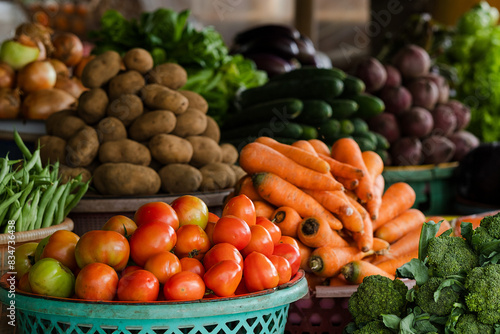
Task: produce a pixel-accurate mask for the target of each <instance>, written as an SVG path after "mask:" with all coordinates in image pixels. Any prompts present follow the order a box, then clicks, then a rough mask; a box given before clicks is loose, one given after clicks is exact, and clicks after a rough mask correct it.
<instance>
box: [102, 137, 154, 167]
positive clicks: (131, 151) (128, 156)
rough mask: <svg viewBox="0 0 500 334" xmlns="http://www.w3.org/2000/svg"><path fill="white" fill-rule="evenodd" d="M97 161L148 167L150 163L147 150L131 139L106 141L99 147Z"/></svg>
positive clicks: (149, 155) (149, 154)
mask: <svg viewBox="0 0 500 334" xmlns="http://www.w3.org/2000/svg"><path fill="white" fill-rule="evenodd" d="M99 161H100V162H101V163H106V162H128V163H131V164H134V165H142V166H148V165H149V163H150V162H151V153H150V152H149V149H148V148H147V147H146V146H144V145H142V144H141V143H138V142H136V141H134V140H131V139H120V140H115V141H107V142H105V143H103V144H102V145H101V146H100V147H99Z"/></svg>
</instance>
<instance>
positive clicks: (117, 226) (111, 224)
mask: <svg viewBox="0 0 500 334" xmlns="http://www.w3.org/2000/svg"><path fill="white" fill-rule="evenodd" d="M136 229H137V224H136V223H135V222H134V221H133V220H132V219H130V218H129V217H126V216H122V215H116V216H113V217H111V218H109V219H108V221H107V222H106V223H105V224H104V225H103V226H102V228H101V230H105V231H115V232H118V233H120V234H121V235H123V236H125V237H129V236H131V235H132V234H134V232H135V230H136Z"/></svg>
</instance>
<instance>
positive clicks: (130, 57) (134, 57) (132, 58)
mask: <svg viewBox="0 0 500 334" xmlns="http://www.w3.org/2000/svg"><path fill="white" fill-rule="evenodd" d="M123 64H124V65H125V67H126V68H127V70H135V71H137V72H139V73H141V74H145V73H146V72H147V71H149V70H151V69H152V68H153V65H154V63H153V57H151V54H150V53H149V51H147V50H145V49H142V48H133V49H130V50H128V51H127V52H126V53H125V55H124V56H123Z"/></svg>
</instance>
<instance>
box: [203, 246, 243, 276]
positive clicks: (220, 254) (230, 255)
mask: <svg viewBox="0 0 500 334" xmlns="http://www.w3.org/2000/svg"><path fill="white" fill-rule="evenodd" d="M223 260H233V261H235V262H236V263H237V264H239V265H240V266H243V256H241V253H240V252H239V251H238V250H237V249H236V247H234V246H233V245H231V244H228V243H226V242H223V243H221V244H217V245H215V246H213V247H212V248H210V250H209V251H208V252H207V253H206V254H205V257H204V258H203V266H204V267H205V270H208V269H210V268H211V267H212V266H213V265H215V264H216V263H218V262H220V261H223Z"/></svg>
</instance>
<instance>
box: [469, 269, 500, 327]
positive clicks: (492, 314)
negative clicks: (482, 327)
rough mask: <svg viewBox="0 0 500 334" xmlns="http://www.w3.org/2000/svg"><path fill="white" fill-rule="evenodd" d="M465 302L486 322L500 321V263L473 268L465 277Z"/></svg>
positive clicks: (480, 319) (479, 318) (481, 320)
mask: <svg viewBox="0 0 500 334" xmlns="http://www.w3.org/2000/svg"><path fill="white" fill-rule="evenodd" d="M464 286H465V289H466V290H467V293H466V295H465V303H466V305H467V307H468V308H469V310H470V311H472V312H475V313H477V319H478V320H479V321H480V322H482V323H485V324H495V323H499V322H500V264H488V265H486V266H484V267H477V268H474V269H472V270H471V271H470V272H469V273H468V274H467V276H466V278H465V283H464Z"/></svg>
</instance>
